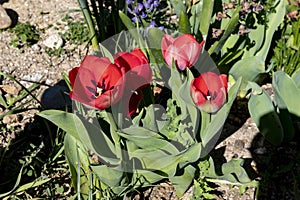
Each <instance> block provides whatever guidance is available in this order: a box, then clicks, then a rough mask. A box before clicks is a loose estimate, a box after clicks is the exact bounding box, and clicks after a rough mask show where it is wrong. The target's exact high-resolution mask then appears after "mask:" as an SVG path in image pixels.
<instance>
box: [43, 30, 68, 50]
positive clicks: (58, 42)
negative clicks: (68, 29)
mask: <svg viewBox="0 0 300 200" xmlns="http://www.w3.org/2000/svg"><path fill="white" fill-rule="evenodd" d="M43 44H44V45H45V46H46V47H49V48H51V49H54V48H55V49H59V48H60V47H62V45H63V39H62V38H61V37H60V35H59V34H58V33H54V34H52V35H50V36H49V37H47V38H46V39H45V40H44V41H43Z"/></svg>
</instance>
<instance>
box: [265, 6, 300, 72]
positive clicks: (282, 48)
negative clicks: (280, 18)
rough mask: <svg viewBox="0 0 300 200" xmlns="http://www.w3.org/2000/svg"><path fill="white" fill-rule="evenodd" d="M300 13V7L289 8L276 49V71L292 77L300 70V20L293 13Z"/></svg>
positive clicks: (274, 57)
mask: <svg viewBox="0 0 300 200" xmlns="http://www.w3.org/2000/svg"><path fill="white" fill-rule="evenodd" d="M299 11H300V8H299V7H296V6H295V5H289V6H288V7H287V13H288V14H287V17H286V18H285V20H284V22H283V23H282V25H281V27H280V30H279V32H280V39H279V40H278V41H277V44H276V47H275V48H274V56H273V57H272V60H271V61H273V63H274V70H275V71H277V70H282V71H284V72H286V73H287V74H288V75H290V76H291V75H292V74H293V73H294V72H295V71H296V70H297V69H299V68H300V51H299V49H300V34H299V26H300V18H299V17H296V16H294V14H293V13H297V12H299Z"/></svg>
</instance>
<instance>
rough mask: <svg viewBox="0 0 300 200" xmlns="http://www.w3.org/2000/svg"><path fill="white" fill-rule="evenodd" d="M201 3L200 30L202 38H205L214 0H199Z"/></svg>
mask: <svg viewBox="0 0 300 200" xmlns="http://www.w3.org/2000/svg"><path fill="white" fill-rule="evenodd" d="M200 2H201V3H202V6H201V7H202V8H201V12H200V15H199V17H200V27H199V28H200V32H201V34H202V36H203V39H204V40H206V37H207V34H208V30H209V26H210V21H211V16H212V13H213V9H214V0H210V1H200Z"/></svg>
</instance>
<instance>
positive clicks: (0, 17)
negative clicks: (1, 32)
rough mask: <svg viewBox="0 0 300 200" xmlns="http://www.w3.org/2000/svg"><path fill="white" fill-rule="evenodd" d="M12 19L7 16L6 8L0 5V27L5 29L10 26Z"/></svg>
mask: <svg viewBox="0 0 300 200" xmlns="http://www.w3.org/2000/svg"><path fill="white" fill-rule="evenodd" d="M11 24H12V21H11V19H10V17H9V16H8V14H7V12H6V10H5V9H4V8H3V7H2V6H1V5H0V29H6V28H8V27H10V26H11Z"/></svg>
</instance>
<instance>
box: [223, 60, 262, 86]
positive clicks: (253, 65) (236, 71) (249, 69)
mask: <svg viewBox="0 0 300 200" xmlns="http://www.w3.org/2000/svg"><path fill="white" fill-rule="evenodd" d="M263 73H265V62H264V60H263V58H262V57H259V56H253V57H249V58H244V59H242V60H240V61H238V62H236V63H235V65H233V66H232V68H231V69H230V71H229V74H231V75H232V76H233V78H234V79H235V80H237V79H238V78H239V77H242V78H243V80H245V81H253V82H255V81H257V80H258V79H259V76H260V75H261V74H263Z"/></svg>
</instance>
